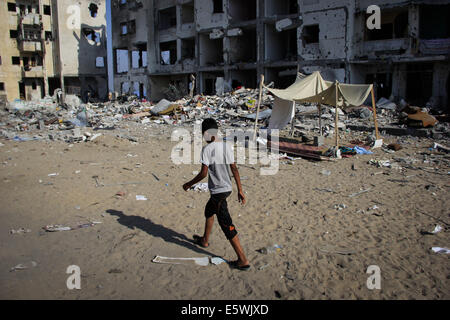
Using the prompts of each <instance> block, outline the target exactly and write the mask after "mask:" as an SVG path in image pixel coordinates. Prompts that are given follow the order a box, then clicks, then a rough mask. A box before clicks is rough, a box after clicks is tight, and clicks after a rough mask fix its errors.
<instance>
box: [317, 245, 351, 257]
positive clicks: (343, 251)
mask: <svg viewBox="0 0 450 320" xmlns="http://www.w3.org/2000/svg"><path fill="white" fill-rule="evenodd" d="M319 250H320V251H322V252H324V253H337V254H342V255H351V254H354V253H355V251H354V250H351V249H346V248H338V247H334V246H330V245H326V246H323V247H322V248H319Z"/></svg>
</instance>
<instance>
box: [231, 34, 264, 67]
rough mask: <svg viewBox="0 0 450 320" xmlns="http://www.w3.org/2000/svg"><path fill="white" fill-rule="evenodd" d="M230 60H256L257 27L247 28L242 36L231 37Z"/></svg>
mask: <svg viewBox="0 0 450 320" xmlns="http://www.w3.org/2000/svg"><path fill="white" fill-rule="evenodd" d="M229 40H230V49H229V54H230V60H231V61H230V62H231V63H239V62H256V60H257V47H258V46H257V33H256V29H247V30H244V31H243V34H242V35H241V36H237V37H230V38H229Z"/></svg>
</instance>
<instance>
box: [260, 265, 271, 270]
mask: <svg viewBox="0 0 450 320" xmlns="http://www.w3.org/2000/svg"><path fill="white" fill-rule="evenodd" d="M268 266H269V264H268V263H267V264H264V265H262V266H260V267H259V268H258V270H264V269H265V268H267V267H268Z"/></svg>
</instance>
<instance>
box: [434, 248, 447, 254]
mask: <svg viewBox="0 0 450 320" xmlns="http://www.w3.org/2000/svg"><path fill="white" fill-rule="evenodd" d="M431 250H433V252H435V253H446V254H449V253H450V249H447V248H441V247H433V248H431Z"/></svg>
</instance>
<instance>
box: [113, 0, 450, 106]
mask: <svg viewBox="0 0 450 320" xmlns="http://www.w3.org/2000/svg"><path fill="white" fill-rule="evenodd" d="M112 1H113V6H112V16H113V21H114V23H113V47H114V59H115V61H114V65H115V76H114V78H115V90H116V91H118V92H120V93H134V94H136V95H139V96H141V97H144V96H145V97H147V98H148V99H151V100H159V99H162V98H168V97H170V94H173V93H174V91H175V93H177V94H179V95H180V96H181V95H185V94H187V93H188V92H189V90H190V86H191V84H192V80H193V78H192V76H194V77H195V82H194V83H195V92H196V93H201V94H216V93H217V92H218V93H220V92H222V91H228V90H232V89H235V88H237V87H239V86H244V87H248V88H256V87H257V86H258V84H259V81H260V75H264V77H265V80H264V82H265V83H266V84H269V83H271V82H273V83H274V86H275V87H278V88H285V87H287V86H289V85H290V84H292V83H293V82H294V81H295V78H296V75H297V72H302V73H305V74H309V73H312V72H314V71H320V72H321V73H322V75H323V77H324V78H325V79H327V80H330V81H334V80H338V81H340V82H346V83H374V84H375V88H376V96H377V98H381V97H385V98H391V99H395V100H400V99H405V100H406V101H408V102H410V103H411V104H416V105H421V106H425V104H427V103H430V104H431V105H432V106H436V107H441V108H447V107H448V104H449V98H448V97H449V86H450V84H449V82H450V79H449V72H450V65H449V48H450V24H449V22H448V19H447V17H448V16H450V15H449V10H450V1H448V0H447V1H443V0H433V1H432V0H410V1H408V0H403V1H402V0H394V1H387V0H383V1H382V0H339V1H337V0H302V1H300V0H246V1H242V0H195V1H194V0H154V1H137V0H112ZM371 5H377V6H379V8H380V9H381V15H380V19H381V29H374V30H369V29H368V28H367V26H366V21H367V19H368V18H369V17H370V16H371V14H368V13H367V8H368V7H369V6H371Z"/></svg>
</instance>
